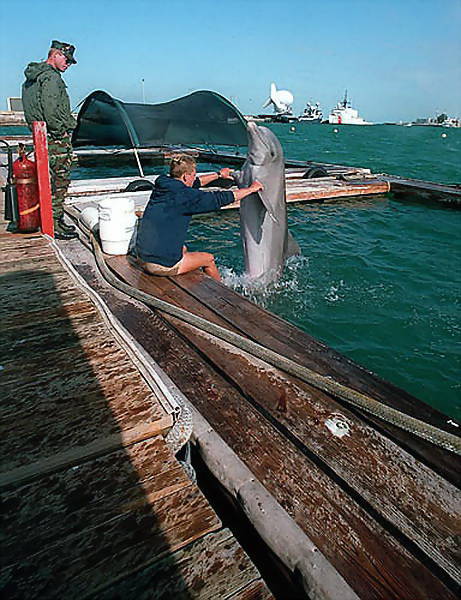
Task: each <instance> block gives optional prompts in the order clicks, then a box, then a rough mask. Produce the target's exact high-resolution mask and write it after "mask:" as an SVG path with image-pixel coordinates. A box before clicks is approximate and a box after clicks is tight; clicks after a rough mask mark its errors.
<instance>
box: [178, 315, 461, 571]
mask: <svg viewBox="0 0 461 600" xmlns="http://www.w3.org/2000/svg"><path fill="white" fill-rule="evenodd" d="M168 320H170V319H168ZM171 322H172V323H173V325H174V326H175V327H176V328H177V329H178V330H179V331H180V332H181V333H182V334H183V336H185V337H187V338H188V339H189V340H190V341H191V342H192V343H193V344H194V345H195V346H196V347H197V348H198V349H199V351H201V352H202V354H204V355H206V356H207V357H208V358H209V360H210V361H211V362H212V363H213V364H214V365H216V367H218V369H219V370H220V371H221V372H223V373H225V374H226V375H227V377H228V379H229V380H231V381H233V382H234V383H235V385H236V386H237V387H238V389H240V390H242V392H243V393H244V395H245V396H246V397H247V398H251V402H252V404H253V405H254V406H255V407H256V408H257V410H258V411H260V412H261V414H269V415H270V416H271V417H272V422H273V423H275V424H276V426H277V428H278V429H279V430H280V431H281V432H282V433H283V434H284V435H286V436H287V437H289V438H291V439H294V440H296V444H297V446H298V447H299V448H301V449H302V450H303V452H305V453H307V454H308V455H311V454H314V455H315V456H316V457H318V458H319V459H320V460H321V461H323V462H324V464H325V465H328V467H330V468H331V469H332V470H333V471H334V472H335V474H336V475H338V476H339V477H340V478H341V479H342V480H343V481H344V482H345V483H346V484H347V485H348V486H350V487H351V488H352V489H353V490H355V492H357V493H358V494H359V495H360V496H361V497H362V498H363V499H364V500H365V501H366V502H367V503H369V504H370V506H372V507H373V509H374V510H376V512H377V513H379V514H380V515H382V516H383V517H384V518H386V519H387V520H388V521H389V522H390V523H392V525H394V526H395V527H396V528H397V529H399V530H400V531H401V532H402V533H403V534H404V535H406V536H407V537H408V538H409V539H410V540H411V541H413V542H415V543H416V544H417V545H418V546H420V548H421V549H422V550H423V551H424V552H425V553H426V554H427V555H428V556H430V557H431V558H432V559H433V560H434V561H435V562H437V563H438V564H439V565H440V566H441V567H442V568H444V569H445V570H446V571H447V572H448V573H450V574H451V575H452V577H454V578H455V579H457V580H458V581H459V582H461V569H460V566H459V563H458V555H457V547H456V543H455V539H456V536H457V532H458V531H461V514H460V510H459V509H460V506H461V493H460V492H459V490H458V489H456V488H455V487H454V486H453V485H451V484H450V483H448V482H447V481H446V480H445V479H443V478H442V477H440V476H438V475H437V474H436V473H434V472H433V471H432V470H430V469H429V468H428V467H426V466H424V465H422V464H421V463H420V462H419V461H417V460H416V459H414V458H413V457H412V456H411V455H409V454H408V453H406V452H405V451H403V450H402V449H401V448H400V447H399V446H397V445H396V444H394V443H393V442H392V441H390V440H388V439H387V438H385V437H384V436H382V435H380V434H378V433H377V432H376V431H374V430H373V429H372V428H371V427H369V426H368V425H366V424H364V423H363V422H362V421H361V420H360V419H358V418H357V416H356V415H354V414H353V413H351V412H350V411H348V410H346V409H344V408H341V407H340V406H338V404H337V403H336V402H335V401H333V400H332V399H331V398H329V397H328V396H327V395H326V394H324V393H322V392H319V390H316V389H315V388H313V387H311V386H309V385H307V384H302V383H300V382H299V381H297V380H296V378H293V377H290V376H287V375H286V374H284V373H282V372H280V371H278V370H277V369H274V368H271V367H270V366H268V365H267V364H266V363H264V362H262V361H260V360H256V359H254V358H252V357H250V356H248V355H245V354H244V353H241V352H239V351H236V350H235V348H233V347H232V346H230V345H228V344H225V343H223V342H220V343H217V342H216V340H213V339H212V338H210V336H208V335H206V334H200V333H198V332H197V330H196V329H194V328H193V327H190V326H188V325H184V324H183V323H181V322H180V321H179V320H177V319H171ZM332 419H339V420H340V421H341V423H342V424H345V425H346V426H347V427H348V433H347V435H345V436H344V437H338V436H336V435H333V434H332V433H331V431H330V429H328V423H329V421H331V420H332ZM358 457H360V461H361V465H362V468H360V469H357V459H358Z"/></svg>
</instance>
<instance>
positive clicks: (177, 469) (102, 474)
mask: <svg viewBox="0 0 461 600" xmlns="http://www.w3.org/2000/svg"><path fill="white" fill-rule="evenodd" d="M104 441H105V440H104ZM122 441H123V440H121V439H120V440H119V442H122ZM108 448H109V445H106V448H105V449H104V448H102V447H101V448H100V449H101V451H103V452H105V453H104V454H102V455H101V456H99V457H98V458H93V459H92V460H88V459H86V460H85V461H84V462H80V459H81V458H82V457H84V456H85V455H84V454H83V452H82V451H80V453H79V454H80V455H79V456H78V455H77V452H74V454H73V457H72V459H73V460H72V462H75V465H74V466H72V467H67V468H65V469H63V470H60V471H58V472H55V473H53V474H51V475H46V474H45V472H46V471H45V469H44V468H43V466H44V465H43V464H42V465H35V466H37V467H38V470H39V471H40V474H39V475H38V474H37V477H36V479H37V480H36V481H33V482H31V483H27V484H26V485H20V486H19V487H15V488H14V489H9V490H3V492H2V501H3V507H4V510H3V516H4V527H3V536H4V540H3V542H2V555H1V557H0V569H2V568H5V567H6V566H7V565H10V564H14V563H15V562H20V561H21V560H24V558H26V557H27V556H29V555H31V554H35V553H36V552H39V551H41V550H45V549H46V548H47V547H48V546H50V545H53V544H55V543H57V542H59V540H60V539H61V538H65V537H67V536H70V535H76V534H78V533H79V532H81V531H83V530H84V529H86V528H87V527H88V526H89V525H91V527H95V526H97V525H100V524H101V523H103V522H104V521H107V520H109V519H112V518H115V517H117V516H119V515H121V514H123V513H127V512H129V511H130V510H132V509H133V508H134V507H135V506H142V505H144V504H146V503H147V504H151V503H152V502H154V501H156V500H158V499H160V498H163V497H165V496H166V495H168V494H171V493H174V492H176V491H178V490H179V489H181V488H184V487H187V486H190V485H191V481H190V479H189V478H188V477H187V476H186V474H185V472H184V469H183V468H182V467H181V466H180V464H179V463H178V462H177V461H176V459H174V457H173V455H172V453H171V451H170V450H169V449H168V447H167V446H166V444H165V442H164V440H163V438H161V437H158V436H155V437H152V438H150V439H147V440H144V441H140V442H135V443H134V444H132V445H125V446H123V448H122V449H119V450H114V451H112V452H106V450H107V449H108ZM79 450H80V449H79ZM81 450H83V449H81ZM87 456H88V455H87ZM68 458H69V459H70V456H69V457H68ZM33 468H34V465H31V472H33Z"/></svg>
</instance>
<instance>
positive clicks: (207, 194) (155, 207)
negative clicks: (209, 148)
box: [136, 154, 263, 281]
mask: <svg viewBox="0 0 461 600" xmlns="http://www.w3.org/2000/svg"><path fill="white" fill-rule="evenodd" d="M220 177H223V178H225V179H232V176H231V170H230V169H227V168H225V169H221V170H220V171H219V173H210V174H208V175H201V176H199V177H197V170H196V162H195V160H194V159H193V158H192V157H191V156H188V155H187V154H178V155H176V156H173V158H172V159H171V164H170V175H169V176H168V175H160V176H159V177H158V178H157V179H156V181H155V187H154V190H153V191H152V194H151V197H150V199H149V202H148V204H147V207H146V209H145V211H144V215H143V217H142V219H141V223H140V225H139V230H138V235H137V239H136V251H137V258H138V261H139V263H140V264H141V266H142V268H143V269H144V271H145V272H146V273H149V274H150V275H164V276H166V275H181V274H183V273H188V272H189V271H194V270H195V269H199V268H203V270H204V271H205V273H206V274H207V275H209V276H210V277H213V279H216V280H217V281H221V276H220V274H219V271H218V269H217V267H216V264H215V261H214V256H213V255H212V254H210V253H209V252H188V251H187V248H186V246H185V245H184V242H185V240H186V236H187V229H188V227H189V222H190V220H191V217H192V215H194V214H199V213H206V212H211V211H215V210H219V209H220V208H221V206H225V205H226V204H231V203H232V202H234V201H236V200H242V199H243V198H245V197H246V196H249V195H250V194H252V193H254V192H258V191H259V190H262V189H263V186H262V184H261V183H259V181H255V182H253V184H252V185H251V186H250V187H248V188H242V189H239V190H235V191H230V190H222V191H221V190H220V191H216V192H213V191H205V190H200V189H199V188H200V187H203V186H205V185H207V184H208V183H211V182H212V181H214V180H216V179H218V178H220Z"/></svg>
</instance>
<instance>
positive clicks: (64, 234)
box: [54, 229, 78, 240]
mask: <svg viewBox="0 0 461 600" xmlns="http://www.w3.org/2000/svg"><path fill="white" fill-rule="evenodd" d="M54 237H55V238H56V239H57V240H75V239H76V238H78V233H77V232H76V231H60V230H59V229H58V230H57V231H55V232H54Z"/></svg>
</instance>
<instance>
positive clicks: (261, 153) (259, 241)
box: [234, 121, 300, 285]
mask: <svg viewBox="0 0 461 600" xmlns="http://www.w3.org/2000/svg"><path fill="white" fill-rule="evenodd" d="M234 178H235V181H236V182H237V185H238V187H240V188H242V187H248V186H250V185H251V184H252V183H253V182H254V181H255V180H258V181H260V182H261V183H262V184H263V186H264V190H263V191H261V192H258V193H256V194H251V195H250V196H247V197H246V198H245V199H244V200H242V201H241V205H240V235H241V238H242V244H243V252H244V256H245V271H246V272H247V273H248V275H249V276H250V278H251V279H255V280H257V281H258V283H261V284H263V285H266V284H268V283H271V282H273V281H276V280H277V279H278V278H279V277H280V275H281V273H282V271H283V265H284V262H285V260H286V259H287V258H288V257H289V256H292V255H293V254H300V249H299V246H298V244H297V243H296V241H295V240H294V238H293V237H292V236H291V234H290V233H289V232H288V228H287V208H286V192H285V160H284V156H283V150H282V146H281V145H280V142H279V140H278V139H277V137H276V136H275V134H274V133H273V132H272V131H271V130H270V129H268V128H267V127H259V126H258V125H256V124H255V123H254V122H251V121H250V123H248V155H247V159H246V161H245V163H244V164H243V167H242V170H241V171H240V172H237V173H235V174H234Z"/></svg>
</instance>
